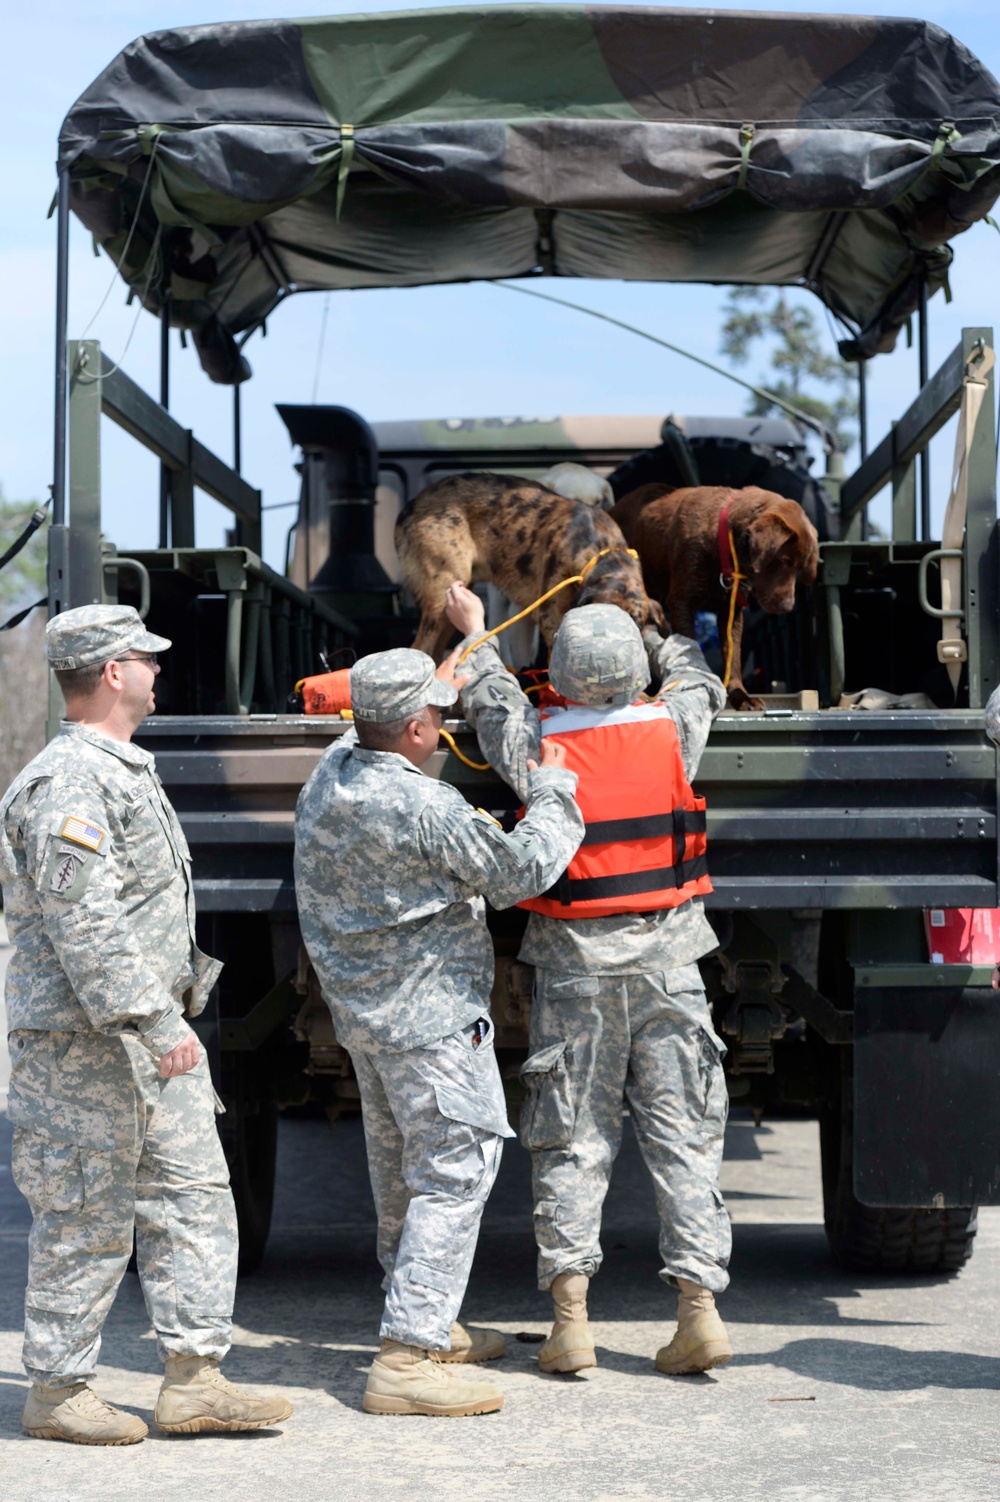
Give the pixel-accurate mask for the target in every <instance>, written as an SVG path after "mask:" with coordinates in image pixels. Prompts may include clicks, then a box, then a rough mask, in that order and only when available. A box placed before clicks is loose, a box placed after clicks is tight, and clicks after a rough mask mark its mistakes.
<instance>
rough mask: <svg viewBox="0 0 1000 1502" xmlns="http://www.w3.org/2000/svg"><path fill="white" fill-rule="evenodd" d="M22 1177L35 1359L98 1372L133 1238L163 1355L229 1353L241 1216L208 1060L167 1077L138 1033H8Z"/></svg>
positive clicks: (80, 1372)
mask: <svg viewBox="0 0 1000 1502" xmlns="http://www.w3.org/2000/svg"><path fill="white" fill-rule="evenodd" d="M10 1044H11V1083H10V1099H9V1105H8V1115H9V1116H10V1118H11V1120H12V1122H13V1123H14V1126H15V1130H14V1148H13V1172H14V1182H15V1183H16V1184H17V1187H18V1188H19V1189H20V1191H21V1193H22V1194H23V1195H24V1196H25V1198H26V1199H27V1200H28V1203H29V1205H30V1206H31V1215H32V1224H31V1232H30V1235H29V1241H28V1289H27V1293H26V1295H25V1315H24V1366H25V1370H26V1371H27V1372H28V1374H29V1376H31V1377H32V1378H34V1380H35V1381H37V1382H68V1381H81V1380H86V1379H88V1378H89V1377H91V1376H92V1375H93V1373H94V1369H95V1366H96V1363H97V1357H98V1352H99V1351H100V1346H101V1330H102V1327H103V1325H104V1321H105V1319H106V1318H107V1315H108V1311H109V1310H110V1308H111V1305H112V1303H113V1302H114V1297H115V1294H116V1292H117V1289H118V1285H119V1283H120V1282H121V1278H122V1274H123V1273H124V1271H125V1268H126V1265H127V1263H128V1260H129V1257H130V1255H131V1252H132V1233H133V1229H134V1231H135V1243H136V1253H137V1263H138V1270H139V1279H140V1282H141V1284H142V1291H143V1295H144V1297H145V1300H146V1308H147V1310H148V1311H149V1317H150V1320H151V1321H152V1324H153V1327H154V1329H155V1331H156V1338H157V1344H158V1349H159V1353H160V1356H161V1358H166V1357H167V1356H171V1355H198V1356H215V1357H222V1356H224V1355H225V1353H226V1352H227V1351H228V1349H229V1343H230V1331H231V1325H232V1310H233V1295H234V1292H235V1287H236V1254H237V1233H236V1213H235V1209H234V1207H233V1197H232V1194H231V1192H230V1189H229V1173H228V1170H227V1167H226V1160H225V1156H224V1154H223V1151H222V1146H221V1143H220V1142H219V1134H218V1132H217V1130H216V1126H215V1093H214V1091H213V1089H212V1083H211V1079H210V1077H209V1072H208V1064H207V1061H206V1060H205V1058H204V1055H203V1056H202V1059H201V1061H200V1062H199V1064H198V1065H197V1067H196V1068H195V1069H193V1070H192V1071H191V1072H190V1073H188V1074H184V1075H180V1076H178V1077H177V1078H175V1079H170V1080H161V1079H160V1078H159V1075H158V1064H157V1061H156V1060H155V1059H154V1058H153V1057H152V1055H151V1054H150V1053H149V1052H148V1050H147V1049H145V1048H144V1047H143V1046H142V1045H141V1044H140V1043H138V1042H136V1041H135V1040H133V1039H127V1040H121V1039H117V1038H110V1037H105V1036H103V1035H101V1034H97V1033H94V1034H83V1033H61V1032H32V1031H17V1032H13V1033H11V1035H10Z"/></svg>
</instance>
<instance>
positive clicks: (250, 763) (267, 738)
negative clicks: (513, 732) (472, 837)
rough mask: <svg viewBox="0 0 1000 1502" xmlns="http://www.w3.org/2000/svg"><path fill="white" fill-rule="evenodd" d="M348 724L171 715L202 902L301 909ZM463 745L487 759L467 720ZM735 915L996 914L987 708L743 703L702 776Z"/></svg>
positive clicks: (484, 786) (225, 907)
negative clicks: (319, 814) (314, 784)
mask: <svg viewBox="0 0 1000 1502" xmlns="http://www.w3.org/2000/svg"><path fill="white" fill-rule="evenodd" d="M344 728H345V727H344V725H343V723H337V722H336V721H332V720H326V719H322V718H309V717H306V716H251V717H249V718H244V719H241V720H235V719H229V718H225V717H213V716H197V717H193V716H192V717H187V716H176V717H174V716H162V717H161V716H158V717H156V718H155V719H151V720H148V721H147V722H146V723H145V725H143V727H142V729H141V730H140V732H139V734H138V736H137V737H136V738H137V740H139V741H140V742H141V744H143V745H144V746H146V747H147V748H148V749H149V750H151V751H153V752H154V753H155V755H156V764H157V769H158V771H159V774H160V777H161V778H162V779H163V782H164V784H165V785H166V788H167V792H168V794H169V796H170V798H171V801H172V802H173V804H174V806H175V807H176V809H177V811H178V813H179V815H180V818H181V822H182V824H183V825H184V829H185V833H186V834H187V838H188V841H189V843H190V845H191V849H192V854H193V857H194V876H195V890H196V894H197V899H198V909H199V912H206V913H207V912H275V913H279V912H284V913H290V912H292V911H294V906H295V896H294V889H293V883H292V836H293V820H294V813H295V802H296V799H297V797H298V794H299V789H300V788H301V787H302V784H303V783H304V782H305V780H306V778H307V777H308V776H309V774H310V772H311V771H312V769H313V767H314V766H315V765H316V762H317V761H318V760H319V758H320V756H321V755H322V753H323V751H324V750H325V749H326V747H327V746H328V745H329V744H330V743H331V741H332V740H334V739H336V738H337V737H338V736H340V735H341V734H343V731H344ZM450 728H451V729H452V731H453V732H454V733H455V734H456V736H457V740H458V744H459V746H460V747H461V748H462V749H463V750H464V751H465V753H466V754H467V755H470V756H471V757H472V758H473V759H476V758H477V757H478V756H479V754H480V753H479V750H478V745H477V743H476V740H475V737H474V736H473V735H472V733H471V731H469V730H468V728H467V727H466V725H465V722H464V721H461V720H459V721H455V722H451V724H450ZM428 770H429V771H430V772H431V774H432V775H434V776H437V777H443V778H445V779H446V780H447V781H448V782H451V783H453V784H454V785H455V786H457V787H458V788H459V789H460V790H461V791H462V792H463V793H465V794H466V795H467V796H468V798H469V799H470V801H471V802H472V803H474V804H476V805H480V806H482V807H484V808H486V809H488V810H489V811H490V812H495V813H496V814H498V815H503V814H505V813H510V812H511V811H512V810H513V809H514V807H515V805H516V799H515V797H514V794H513V793H512V792H511V791H510V789H509V788H507V787H506V786H505V784H503V783H502V782H501V781H500V779H499V778H498V777H497V776H496V775H495V774H494V773H492V772H477V771H473V770H471V769H469V768H467V767H465V766H464V765H463V764H462V763H461V762H460V761H459V760H458V758H457V757H455V756H454V755H453V754H452V753H451V752H450V751H447V750H442V751H439V752H438V753H437V755H436V756H435V758H434V760H433V761H432V763H431V764H430V767H429V769H428ZM696 785H697V788H698V791H699V792H701V793H704V794H705V795H706V797H707V800H708V840H709V852H710V854H709V866H710V870H711V874H712V881H713V884H714V887H715V892H714V895H713V897H712V898H711V899H710V901H711V904H712V905H714V906H716V907H720V908H789V907H792V908H817V909H819V908H855V909H859V908H861V909H863V908H868V909H872V908H896V907H910V908H919V907H930V906H934V907H996V906H997V905H1000V898H998V885H997V838H996V836H997V813H998V810H997V765H996V752H995V750H994V748H993V747H992V746H991V745H990V744H989V743H988V742H987V741H986V739H985V737H984V735H983V731H982V719H981V715H980V714H978V713H976V712H975V711H961V710H949V711H938V712H913V711H901V712H897V713H871V712H868V711H853V712H852V711H833V712H829V711H827V712H823V711H809V712H792V713H788V712H784V713H782V712H778V713H773V712H772V713H769V714H765V715H746V714H725V715H723V716H721V717H720V718H719V719H718V720H717V721H716V723H715V725H714V727H713V729H712V734H711V737H710V740H709V743H708V747H707V749H706V751H705V754H704V756H703V758H702V763H701V768H700V771H699V774H698V778H697V784H696Z"/></svg>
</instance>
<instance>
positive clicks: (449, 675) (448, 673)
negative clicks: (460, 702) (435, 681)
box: [434, 647, 469, 694]
mask: <svg viewBox="0 0 1000 1502" xmlns="http://www.w3.org/2000/svg"><path fill="white" fill-rule="evenodd" d="M461 650H462V649H461V647H456V648H455V650H454V652H449V653H448V656H447V657H446V658H445V660H444V662H443V663H442V664H441V666H440V667H439V668H438V670H437V672H436V673H435V674H434V676H435V678H440V680H441V682H442V683H450V684H451V686H452V688H453V689H454V690H455V692H456V694H460V693H461V692H462V690H463V688H464V687H465V685H466V684H467V683H468V681H469V675H468V673H463V674H462V675H461V677H456V676H455V670H456V668H457V667H458V658H459V654H460V653H461Z"/></svg>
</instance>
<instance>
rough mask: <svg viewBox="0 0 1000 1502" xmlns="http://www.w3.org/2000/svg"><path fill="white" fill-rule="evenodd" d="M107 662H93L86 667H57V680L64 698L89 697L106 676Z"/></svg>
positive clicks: (55, 670)
mask: <svg viewBox="0 0 1000 1502" xmlns="http://www.w3.org/2000/svg"><path fill="white" fill-rule="evenodd" d="M106 666H107V663H104V662H92V663H90V665H89V666H88V667H85V668H55V669H54V672H55V675H56V682H57V683H58V685H59V687H60V688H61V689H62V695H63V698H64V699H89V698H90V696H91V694H92V693H94V691H95V689H96V688H97V685H98V684H99V683H100V681H101V679H102V678H103V676H104V669H105V667H106Z"/></svg>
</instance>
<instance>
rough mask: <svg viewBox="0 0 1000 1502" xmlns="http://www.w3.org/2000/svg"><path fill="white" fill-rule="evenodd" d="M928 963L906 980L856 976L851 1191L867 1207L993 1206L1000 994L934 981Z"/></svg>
mask: <svg viewBox="0 0 1000 1502" xmlns="http://www.w3.org/2000/svg"><path fill="white" fill-rule="evenodd" d="M927 968H928V969H929V970H930V971H931V974H930V975H929V976H925V977H921V980H922V981H923V983H922V984H921V983H920V982H919V981H918V982H917V984H914V983H913V980H912V979H911V978H910V976H907V983H906V984H904V985H902V986H900V985H893V984H891V983H890V982H891V980H895V979H896V976H891V975H890V973H884V974H883V975H881V976H880V975H879V972H878V970H877V969H872V970H868V971H864V972H858V973H857V975H856V982H862V983H861V984H856V985H855V992H854V996H855V1012H854V1039H855V1041H854V1052H855V1061H854V1192H855V1194H856V1195H857V1197H858V1199H859V1200H860V1201H861V1203H862V1204H864V1205H873V1206H894V1205H914V1206H925V1205H926V1206H929V1207H931V1208H935V1209H946V1208H949V1207H951V1206H958V1205H997V1204H1000V1088H998V1083H1000V992H996V991H992V990H990V988H989V986H988V985H962V984H961V978H960V977H959V976H956V977H955V978H954V980H952V979H951V977H941V981H943V982H944V983H943V984H942V983H937V984H935V981H937V980H938V977H937V976H935V975H934V973H933V972H934V969H936V968H937V967H927ZM947 968H948V969H951V968H953V967H950V966H949V967H947ZM954 969H956V970H959V971H962V970H965V971H966V974H968V969H967V967H960V966H955V967H954ZM898 973H899V972H897V975H898ZM988 973H989V972H988V971H987V972H986V975H987V976H988ZM911 975H912V972H911ZM980 975H981V972H980V973H977V974H976V976H975V979H976V980H977V981H978V980H979V979H980ZM983 978H984V979H985V976H983ZM927 981H930V984H927ZM949 982H950V984H949Z"/></svg>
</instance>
